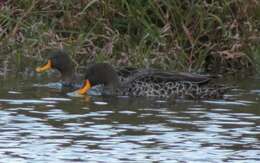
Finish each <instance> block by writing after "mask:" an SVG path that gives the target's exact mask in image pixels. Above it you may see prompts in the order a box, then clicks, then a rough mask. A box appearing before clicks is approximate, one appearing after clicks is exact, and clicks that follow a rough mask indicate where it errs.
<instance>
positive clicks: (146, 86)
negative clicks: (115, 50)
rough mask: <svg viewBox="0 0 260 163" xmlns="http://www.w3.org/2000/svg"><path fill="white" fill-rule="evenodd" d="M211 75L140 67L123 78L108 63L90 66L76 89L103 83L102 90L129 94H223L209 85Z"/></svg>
mask: <svg viewBox="0 0 260 163" xmlns="http://www.w3.org/2000/svg"><path fill="white" fill-rule="evenodd" d="M209 81H210V77H208V76H204V75H195V74H190V73H168V72H161V71H158V70H145V69H144V70H141V71H139V72H137V73H135V74H133V75H132V76H130V77H128V78H127V80H125V81H124V82H120V80H119V77H118V74H117V72H116V71H115V70H114V68H113V67H112V66H111V65H109V64H107V63H98V64H93V65H91V66H89V67H88V69H87V71H86V75H85V79H84V84H83V86H82V87H81V88H80V89H79V90H77V91H76V92H77V93H79V94H86V93H88V90H89V89H90V88H91V87H93V86H96V85H103V86H104V90H103V92H102V93H103V94H111V95H120V96H121V95H126V96H158V97H176V98H193V99H202V98H220V97H222V95H223V93H224V92H225V90H226V88H224V87H223V86H221V87H216V86H211V87H209V85H208V83H209Z"/></svg>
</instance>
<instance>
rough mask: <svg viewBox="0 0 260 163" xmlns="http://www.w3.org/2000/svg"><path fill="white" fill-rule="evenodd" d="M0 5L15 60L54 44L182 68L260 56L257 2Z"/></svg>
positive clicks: (84, 54) (0, 22)
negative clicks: (258, 53)
mask: <svg viewBox="0 0 260 163" xmlns="http://www.w3.org/2000/svg"><path fill="white" fill-rule="evenodd" d="M0 10H1V12H0V39H1V41H0V53H1V55H5V56H6V57H7V59H8V60H10V61H13V62H14V63H15V64H16V66H17V65H20V64H21V63H22V62H23V60H24V59H25V58H28V57H29V58H30V60H34V61H39V60H41V59H42V58H45V53H44V52H45V51H46V50H48V49H52V48H65V49H66V50H68V51H69V52H70V54H71V55H72V58H73V59H74V60H75V62H76V63H77V64H78V65H85V64H87V63H89V62H93V61H96V62H100V61H107V62H110V63H113V64H114V65H117V66H122V65H124V66H126V65H128V66H137V67H158V68H162V69H174V70H182V71H205V70H206V71H215V70H218V71H219V70H221V71H222V72H223V71H234V70H238V69H244V68H248V67H251V66H252V65H254V64H255V59H256V58H257V55H256V53H257V44H258V45H259V29H260V22H259V20H260V2H259V1H258V0H219V1H214V0H197V1H194V0H64V1H57V0H22V1H17V0H0ZM6 57H5V58H6ZM7 59H5V61H6V60H7ZM18 67H19V66H18Z"/></svg>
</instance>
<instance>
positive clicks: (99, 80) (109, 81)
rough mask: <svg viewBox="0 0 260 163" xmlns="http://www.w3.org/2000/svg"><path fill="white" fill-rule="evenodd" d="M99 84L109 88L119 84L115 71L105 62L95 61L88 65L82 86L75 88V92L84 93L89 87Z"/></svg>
mask: <svg viewBox="0 0 260 163" xmlns="http://www.w3.org/2000/svg"><path fill="white" fill-rule="evenodd" d="M101 84H102V85H104V86H105V87H106V88H108V89H110V90H111V89H112V90H113V89H115V88H117V87H118V86H119V79H118V76H117V73H116V71H115V70H114V68H113V67H112V66H111V65H109V64H107V63H97V64H93V65H91V66H89V67H88V69H87V70H86V73H85V77H84V83H83V86H82V87H81V88H80V89H79V90H77V93H79V94H86V93H87V92H88V90H89V89H90V88H91V87H93V86H95V85H101Z"/></svg>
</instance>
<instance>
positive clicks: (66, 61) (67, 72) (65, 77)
mask: <svg viewBox="0 0 260 163" xmlns="http://www.w3.org/2000/svg"><path fill="white" fill-rule="evenodd" d="M48 56H49V57H48V60H47V63H46V64H44V65H42V66H40V67H37V68H36V69H35V70H36V72H38V73H43V72H45V71H48V70H50V69H55V70H58V71H59V72H60V74H61V77H60V78H61V84H62V87H70V88H74V89H76V88H79V87H80V86H81V83H80V75H79V74H78V73H77V72H76V69H75V65H74V63H73V62H72V60H71V58H70V57H69V55H68V54H67V53H66V52H65V51H63V50H52V51H50V52H49V53H48Z"/></svg>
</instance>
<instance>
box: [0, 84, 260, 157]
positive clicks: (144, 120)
mask: <svg viewBox="0 0 260 163" xmlns="http://www.w3.org/2000/svg"><path fill="white" fill-rule="evenodd" d="M32 82H33V81H17V79H15V81H14V80H11V79H10V80H5V81H2V82H1V85H2V88H1V91H0V108H1V109H0V158H1V161H2V162H18V161H20V162H27V161H31V162H36V161H37V162H86V161H94V162H101V161H103V162H104V161H105V162H119V161H120V162H124V161H125V162H129V161H136V162H152V161H158V162H159V161H160V162H173V161H176V162H182V161H184V162H185V161H191V162H192V161H196V162H224V161H225V162H236V161H242V162H253V161H254V162H257V161H259V160H260V159H259V158H260V152H259V151H260V110H259V105H260V102H259V97H260V93H259V92H260V89H259V88H260V84H258V83H260V82H259V81H255V82H254V83H255V84H252V80H251V81H250V82H248V84H244V85H242V86H241V89H239V90H234V91H233V92H232V93H231V94H230V95H227V97H228V98H227V99H226V100H205V101H184V100H178V101H176V100H170V101H166V100H164V99H151V98H150V99H149V98H127V97H117V98H115V97H92V98H88V97H83V98H75V97H74V98H73V97H70V96H67V95H66V93H65V92H63V91H60V90H57V89H52V88H50V89H47V88H46V87H32ZM21 83H23V84H21Z"/></svg>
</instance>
